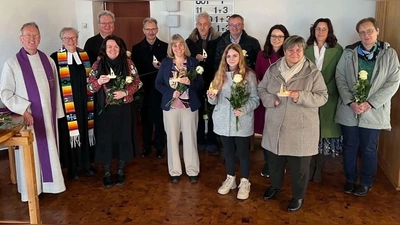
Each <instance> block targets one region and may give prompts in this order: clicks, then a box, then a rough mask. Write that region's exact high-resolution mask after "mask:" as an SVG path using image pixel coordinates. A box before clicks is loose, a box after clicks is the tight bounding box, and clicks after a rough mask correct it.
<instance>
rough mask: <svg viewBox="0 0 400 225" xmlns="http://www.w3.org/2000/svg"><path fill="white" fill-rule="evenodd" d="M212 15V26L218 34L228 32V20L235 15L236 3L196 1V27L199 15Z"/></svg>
mask: <svg viewBox="0 0 400 225" xmlns="http://www.w3.org/2000/svg"><path fill="white" fill-rule="evenodd" d="M202 12H207V13H208V14H210V17H211V23H212V26H213V27H214V28H215V29H216V30H217V31H218V32H221V33H223V32H225V31H227V30H228V19H229V17H230V16H231V15H232V14H234V1H194V23H195V26H196V17H197V14H199V13H202Z"/></svg>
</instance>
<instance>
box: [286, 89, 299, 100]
mask: <svg viewBox="0 0 400 225" xmlns="http://www.w3.org/2000/svg"><path fill="white" fill-rule="evenodd" d="M299 96H300V94H299V92H298V91H291V92H289V98H292V99H293V101H294V102H297V101H298V100H299Z"/></svg>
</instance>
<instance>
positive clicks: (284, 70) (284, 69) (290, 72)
mask: <svg viewBox="0 0 400 225" xmlns="http://www.w3.org/2000/svg"><path fill="white" fill-rule="evenodd" d="M305 61H306V57H304V56H303V58H302V59H300V61H298V62H297V63H296V64H294V65H293V66H292V67H289V66H288V64H287V62H286V59H285V56H284V57H282V59H281V61H280V62H279V66H278V70H279V72H280V73H281V75H282V77H283V79H285V83H287V82H288V81H289V80H290V79H291V78H292V77H293V76H294V75H296V74H297V73H298V72H300V70H301V69H302V68H303V65H304V62H305Z"/></svg>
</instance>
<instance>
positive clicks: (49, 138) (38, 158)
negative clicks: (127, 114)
mask: <svg viewBox="0 0 400 225" xmlns="http://www.w3.org/2000/svg"><path fill="white" fill-rule="evenodd" d="M19 39H20V41H21V43H22V48H21V49H20V51H19V52H18V53H17V54H16V55H15V56H13V57H12V58H10V59H9V60H7V62H6V63H5V64H4V67H3V72H2V74H1V80H0V90H1V92H0V98H1V100H2V102H3V103H4V105H5V106H6V107H7V108H8V109H9V110H11V111H12V112H14V113H16V114H18V115H22V116H23V117H24V123H25V125H26V126H28V127H29V129H31V130H32V133H33V135H34V136H35V137H34V140H35V141H34V142H33V151H34V155H35V157H34V160H35V171H36V181H37V183H38V194H40V193H42V192H43V193H53V194H56V193H60V192H63V191H65V184H64V178H63V174H62V171H61V166H60V159H59V154H58V152H59V151H58V135H57V130H56V129H57V124H56V122H57V118H62V117H64V111H63V106H62V102H61V96H60V87H59V81H58V76H57V69H56V65H55V64H54V62H53V60H52V59H51V58H50V57H48V56H47V55H45V54H44V53H43V52H41V51H40V50H38V45H39V44H40V31H39V27H38V26H37V24H36V23H34V22H30V23H26V24H24V25H23V26H22V28H21V35H20V37H19ZM15 155H16V157H15V158H16V161H17V163H16V165H17V184H18V190H19V192H20V193H21V200H22V201H27V200H28V195H27V189H26V182H25V181H26V179H25V172H24V161H23V158H24V157H23V153H22V150H19V151H16V152H15Z"/></svg>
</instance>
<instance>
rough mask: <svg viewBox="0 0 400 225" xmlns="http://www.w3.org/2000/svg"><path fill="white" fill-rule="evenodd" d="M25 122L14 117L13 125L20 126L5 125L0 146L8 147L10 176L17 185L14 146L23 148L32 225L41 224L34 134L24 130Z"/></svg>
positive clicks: (0, 138)
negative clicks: (34, 154)
mask: <svg viewBox="0 0 400 225" xmlns="http://www.w3.org/2000/svg"><path fill="white" fill-rule="evenodd" d="M23 121H24V118H23V117H22V116H17V115H13V120H12V124H18V125H11V124H10V125H5V126H4V127H2V128H1V129H0V145H4V146H8V157H9V160H10V176H11V182H12V183H13V184H16V183H17V181H16V169H15V156H14V147H13V146H22V147H23V155H24V166H25V175H26V185H27V191H28V207H29V218H30V223H31V224H41V223H42V221H41V219H40V209H39V198H38V191H37V181H36V172H35V159H34V156H33V144H32V143H33V134H32V132H31V131H30V130H28V129H25V128H24V125H23Z"/></svg>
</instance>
